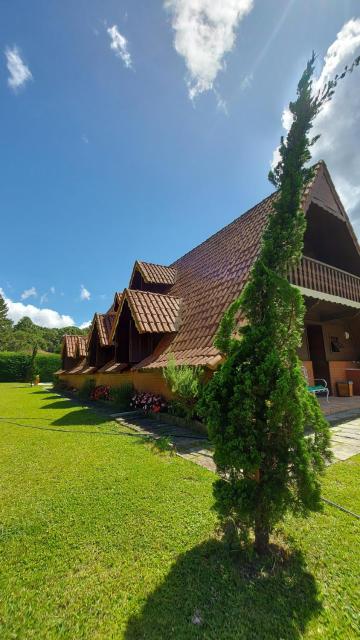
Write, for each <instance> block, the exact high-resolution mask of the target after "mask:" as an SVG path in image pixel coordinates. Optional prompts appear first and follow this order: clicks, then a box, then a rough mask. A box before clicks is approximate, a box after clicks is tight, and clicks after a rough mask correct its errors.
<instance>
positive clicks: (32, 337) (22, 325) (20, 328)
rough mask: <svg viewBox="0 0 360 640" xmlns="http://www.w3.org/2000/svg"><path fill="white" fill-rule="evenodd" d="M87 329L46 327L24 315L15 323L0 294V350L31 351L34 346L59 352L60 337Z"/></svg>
mask: <svg viewBox="0 0 360 640" xmlns="http://www.w3.org/2000/svg"><path fill="white" fill-rule="evenodd" d="M87 331H88V330H87V329H79V327H72V326H70V327H64V328H62V329H48V328H47V327H39V326H38V325H37V324H34V323H33V321H32V320H31V319H30V318H27V317H24V318H21V320H19V322H17V323H16V324H14V323H13V322H12V320H10V319H9V317H8V308H7V305H6V303H5V300H4V298H3V297H2V296H1V295H0V351H22V352H31V353H32V351H33V349H34V347H37V349H38V350H40V351H47V352H48V353H59V352H60V350H61V342H62V337H63V336H64V335H65V334H72V335H85V334H86V333H87Z"/></svg>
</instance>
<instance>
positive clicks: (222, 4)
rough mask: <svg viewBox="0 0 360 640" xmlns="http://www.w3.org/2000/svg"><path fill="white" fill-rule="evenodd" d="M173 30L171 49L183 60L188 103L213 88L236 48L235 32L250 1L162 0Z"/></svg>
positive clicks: (250, 6)
mask: <svg viewBox="0 0 360 640" xmlns="http://www.w3.org/2000/svg"><path fill="white" fill-rule="evenodd" d="M164 5H165V8H166V9H168V10H169V11H170V13H171V16H172V21H171V24H172V27H173V29H174V31H175V38H174V47H175V49H176V51H177V53H178V54H179V55H181V56H182V57H183V58H184V59H185V64H186V67H187V70H188V78H187V85H188V90H189V97H190V98H191V100H193V99H194V98H196V97H197V96H198V95H199V94H200V93H203V92H204V91H210V90H212V89H213V88H214V82H215V80H216V77H217V75H218V73H219V71H221V70H223V69H224V68H225V61H224V57H225V54H227V53H229V51H231V50H232V49H233V47H234V45H235V40H236V29H237V27H238V25H239V23H240V21H241V20H242V19H243V18H244V17H245V16H246V15H247V14H248V13H249V12H250V11H251V9H252V7H253V0H165V2H164Z"/></svg>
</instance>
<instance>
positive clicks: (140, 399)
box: [130, 392, 167, 413]
mask: <svg viewBox="0 0 360 640" xmlns="http://www.w3.org/2000/svg"><path fill="white" fill-rule="evenodd" d="M130 405H131V407H132V408H133V409H141V410H142V411H145V413H159V412H160V411H166V410H167V403H166V401H165V400H164V398H163V397H162V396H158V395H155V394H154V393H146V392H143V393H136V394H135V395H134V396H133V397H132V399H131V403H130Z"/></svg>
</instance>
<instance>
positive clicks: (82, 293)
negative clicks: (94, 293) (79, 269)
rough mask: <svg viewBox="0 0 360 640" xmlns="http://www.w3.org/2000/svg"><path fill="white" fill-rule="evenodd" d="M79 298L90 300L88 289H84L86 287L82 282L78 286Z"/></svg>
mask: <svg viewBox="0 0 360 640" xmlns="http://www.w3.org/2000/svg"><path fill="white" fill-rule="evenodd" d="M80 298H81V300H90V298H91V293H90V291H88V290H87V289H86V287H84V285H83V284H82V285H81V287H80Z"/></svg>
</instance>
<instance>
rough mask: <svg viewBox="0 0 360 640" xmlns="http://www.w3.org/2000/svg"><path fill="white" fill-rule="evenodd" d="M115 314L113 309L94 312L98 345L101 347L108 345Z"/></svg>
mask: <svg viewBox="0 0 360 640" xmlns="http://www.w3.org/2000/svg"><path fill="white" fill-rule="evenodd" d="M115 315H116V314H115V312H114V311H111V312H110V313H97V314H96V323H97V328H98V332H99V339H100V345H101V346H102V347H108V346H109V344H110V334H111V329H112V324H113V322H114V319H115Z"/></svg>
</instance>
